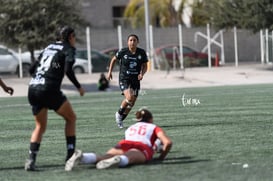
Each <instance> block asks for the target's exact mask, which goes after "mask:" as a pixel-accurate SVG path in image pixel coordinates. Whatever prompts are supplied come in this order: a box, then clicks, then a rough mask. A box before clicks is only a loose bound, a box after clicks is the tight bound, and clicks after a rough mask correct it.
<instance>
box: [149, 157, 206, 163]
mask: <svg viewBox="0 0 273 181" xmlns="http://www.w3.org/2000/svg"><path fill="white" fill-rule="evenodd" d="M209 161H211V160H209V159H194V158H193V157H191V156H183V157H171V158H166V159H165V160H163V161H161V160H156V159H155V160H152V161H150V162H149V163H148V165H154V164H163V165H176V164H188V163H197V162H209Z"/></svg>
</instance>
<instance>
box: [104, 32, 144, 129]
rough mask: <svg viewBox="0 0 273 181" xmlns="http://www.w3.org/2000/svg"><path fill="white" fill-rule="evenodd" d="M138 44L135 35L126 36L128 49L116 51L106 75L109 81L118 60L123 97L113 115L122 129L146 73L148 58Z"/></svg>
mask: <svg viewBox="0 0 273 181" xmlns="http://www.w3.org/2000/svg"><path fill="white" fill-rule="evenodd" d="M138 43H139V39H138V36H137V35H134V34H131V35H129V36H128V38H127V44H128V47H127V48H123V49H121V50H120V51H118V52H117V53H116V55H115V56H114V57H113V58H112V60H111V63H110V67H109V71H108V75H107V79H108V80H111V79H112V70H113V67H114V65H115V63H116V61H117V60H119V64H120V72H119V86H120V90H121V91H122V94H123V95H124V100H123V101H122V102H121V105H120V108H119V110H118V112H116V115H115V117H116V122H117V124H118V127H119V128H123V120H124V119H125V118H126V116H127V115H128V113H129V112H130V110H131V109H132V107H133V106H134V104H135V102H136V99H137V96H138V91H139V89H140V81H141V80H142V79H143V76H144V74H145V73H146V71H147V62H148V58H147V55H146V52H145V50H143V49H141V48H138V47H137V45H138Z"/></svg>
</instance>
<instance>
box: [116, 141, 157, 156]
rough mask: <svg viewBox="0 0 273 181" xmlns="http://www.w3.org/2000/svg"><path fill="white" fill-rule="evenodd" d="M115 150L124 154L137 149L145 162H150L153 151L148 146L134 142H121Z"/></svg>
mask: <svg viewBox="0 0 273 181" xmlns="http://www.w3.org/2000/svg"><path fill="white" fill-rule="evenodd" d="M115 148H118V149H122V151H124V152H127V151H128V150H130V149H137V150H139V151H141V152H142V153H143V154H144V155H145V158H146V161H149V160H151V159H152V158H153V154H154V152H153V149H152V148H150V147H149V146H148V145H146V144H143V143H141V142H136V141H128V140H121V141H120V142H118V144H117V145H116V147H115Z"/></svg>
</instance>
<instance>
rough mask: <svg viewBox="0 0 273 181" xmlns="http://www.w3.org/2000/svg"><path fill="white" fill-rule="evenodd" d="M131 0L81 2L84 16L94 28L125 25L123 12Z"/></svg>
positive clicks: (88, 0)
mask: <svg viewBox="0 0 273 181" xmlns="http://www.w3.org/2000/svg"><path fill="white" fill-rule="evenodd" d="M128 2H129V0H81V7H82V14H83V16H84V17H86V20H87V21H89V22H90V24H91V27H92V28H113V27H116V26H117V25H124V24H125V22H124V20H123V18H122V16H123V12H124V10H125V7H126V5H127V3H128Z"/></svg>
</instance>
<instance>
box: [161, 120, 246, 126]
mask: <svg viewBox="0 0 273 181" xmlns="http://www.w3.org/2000/svg"><path fill="white" fill-rule="evenodd" d="M235 124H236V125H238V124H245V122H235V121H230V122H223V121H222V122H206V123H201V122H196V123H189V124H187V123H185V124H179V125H178V124H175V125H160V127H161V128H177V127H202V126H217V125H235Z"/></svg>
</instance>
